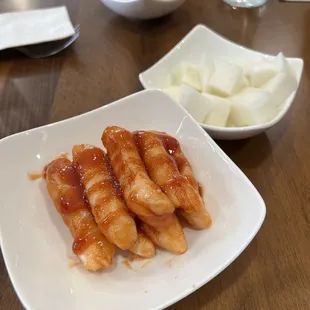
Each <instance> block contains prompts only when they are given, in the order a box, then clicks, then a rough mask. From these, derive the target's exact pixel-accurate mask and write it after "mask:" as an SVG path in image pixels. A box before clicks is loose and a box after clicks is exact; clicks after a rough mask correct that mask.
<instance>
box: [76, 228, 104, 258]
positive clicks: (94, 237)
mask: <svg viewBox="0 0 310 310" xmlns="http://www.w3.org/2000/svg"><path fill="white" fill-rule="evenodd" d="M100 242H102V235H101V233H100V232H99V230H96V231H95V232H92V233H90V234H88V235H86V236H85V237H79V238H76V239H75V240H74V242H73V245H72V251H73V253H74V254H76V255H81V254H83V253H84V252H85V250H86V249H88V248H89V246H91V245H92V244H94V243H98V244H100Z"/></svg>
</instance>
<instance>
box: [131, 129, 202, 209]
mask: <svg viewBox="0 0 310 310" xmlns="http://www.w3.org/2000/svg"><path fill="white" fill-rule="evenodd" d="M134 138H135V141H136V144H137V146H138V149H139V152H140V156H141V158H142V160H143V161H144V164H145V166H146V169H147V171H148V174H149V176H150V178H151V180H152V181H153V182H154V183H155V184H157V185H159V186H160V188H161V189H162V191H163V192H164V193H165V194H166V195H167V196H168V198H169V199H170V200H171V201H172V202H173V204H174V205H175V207H177V208H182V209H184V210H185V211H186V212H196V211H198V210H200V209H202V208H203V207H204V202H203V200H202V198H201V197H200V195H199V193H198V192H197V191H196V190H195V189H194V188H193V187H192V186H191V185H190V183H189V182H188V180H187V179H186V178H185V177H184V176H183V175H181V173H180V172H179V170H178V167H177V165H176V163H175V160H174V159H173V158H172V157H171V156H170V154H169V153H168V152H167V151H166V148H165V145H164V142H163V141H162V139H161V138H159V137H158V136H157V135H156V134H155V133H152V132H148V131H138V132H136V133H135V134H134Z"/></svg>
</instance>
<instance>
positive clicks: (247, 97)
mask: <svg viewBox="0 0 310 310" xmlns="http://www.w3.org/2000/svg"><path fill="white" fill-rule="evenodd" d="M270 98H271V96H270V94H269V93H268V92H267V91H264V90H261V89H257V88H247V89H246V90H244V91H243V92H241V93H239V94H237V95H235V96H232V97H231V98H230V100H231V102H232V109H231V114H230V116H229V122H230V123H232V124H235V125H236V126H250V125H258V124H263V123H266V122H268V121H270V120H271V119H272V118H274V117H275V115H276V114H277V109H276V107H275V106H274V105H272V104H270Z"/></svg>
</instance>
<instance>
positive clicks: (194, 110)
mask: <svg viewBox="0 0 310 310" xmlns="http://www.w3.org/2000/svg"><path fill="white" fill-rule="evenodd" d="M180 100H181V105H182V106H183V107H184V108H185V109H186V110H187V112H188V113H189V114H190V115H191V116H192V117H193V118H194V119H195V120H196V121H197V122H199V123H202V122H203V121H204V119H205V118H206V115H207V114H208V113H209V111H210V106H209V105H208V104H207V103H206V99H205V98H204V96H203V95H202V94H200V93H198V92H195V93H190V92H187V93H186V94H184V95H183V96H182V97H181V99H180Z"/></svg>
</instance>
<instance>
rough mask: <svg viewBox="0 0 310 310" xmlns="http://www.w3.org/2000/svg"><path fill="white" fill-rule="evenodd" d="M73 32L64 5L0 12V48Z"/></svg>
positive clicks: (58, 36) (33, 42) (46, 39)
mask: <svg viewBox="0 0 310 310" xmlns="http://www.w3.org/2000/svg"><path fill="white" fill-rule="evenodd" d="M73 34H74V28H73V26H72V23H71V21H70V17H69V14H68V11H67V8H66V7H64V6H63V7H56V8H49V9H42V10H34V11H23V12H14V13H4V14H0V50H3V49H5V48H10V47H16V46H23V45H29V44H36V43H42V42H49V41H55V40H60V39H64V38H66V37H70V36H72V35H73Z"/></svg>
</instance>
